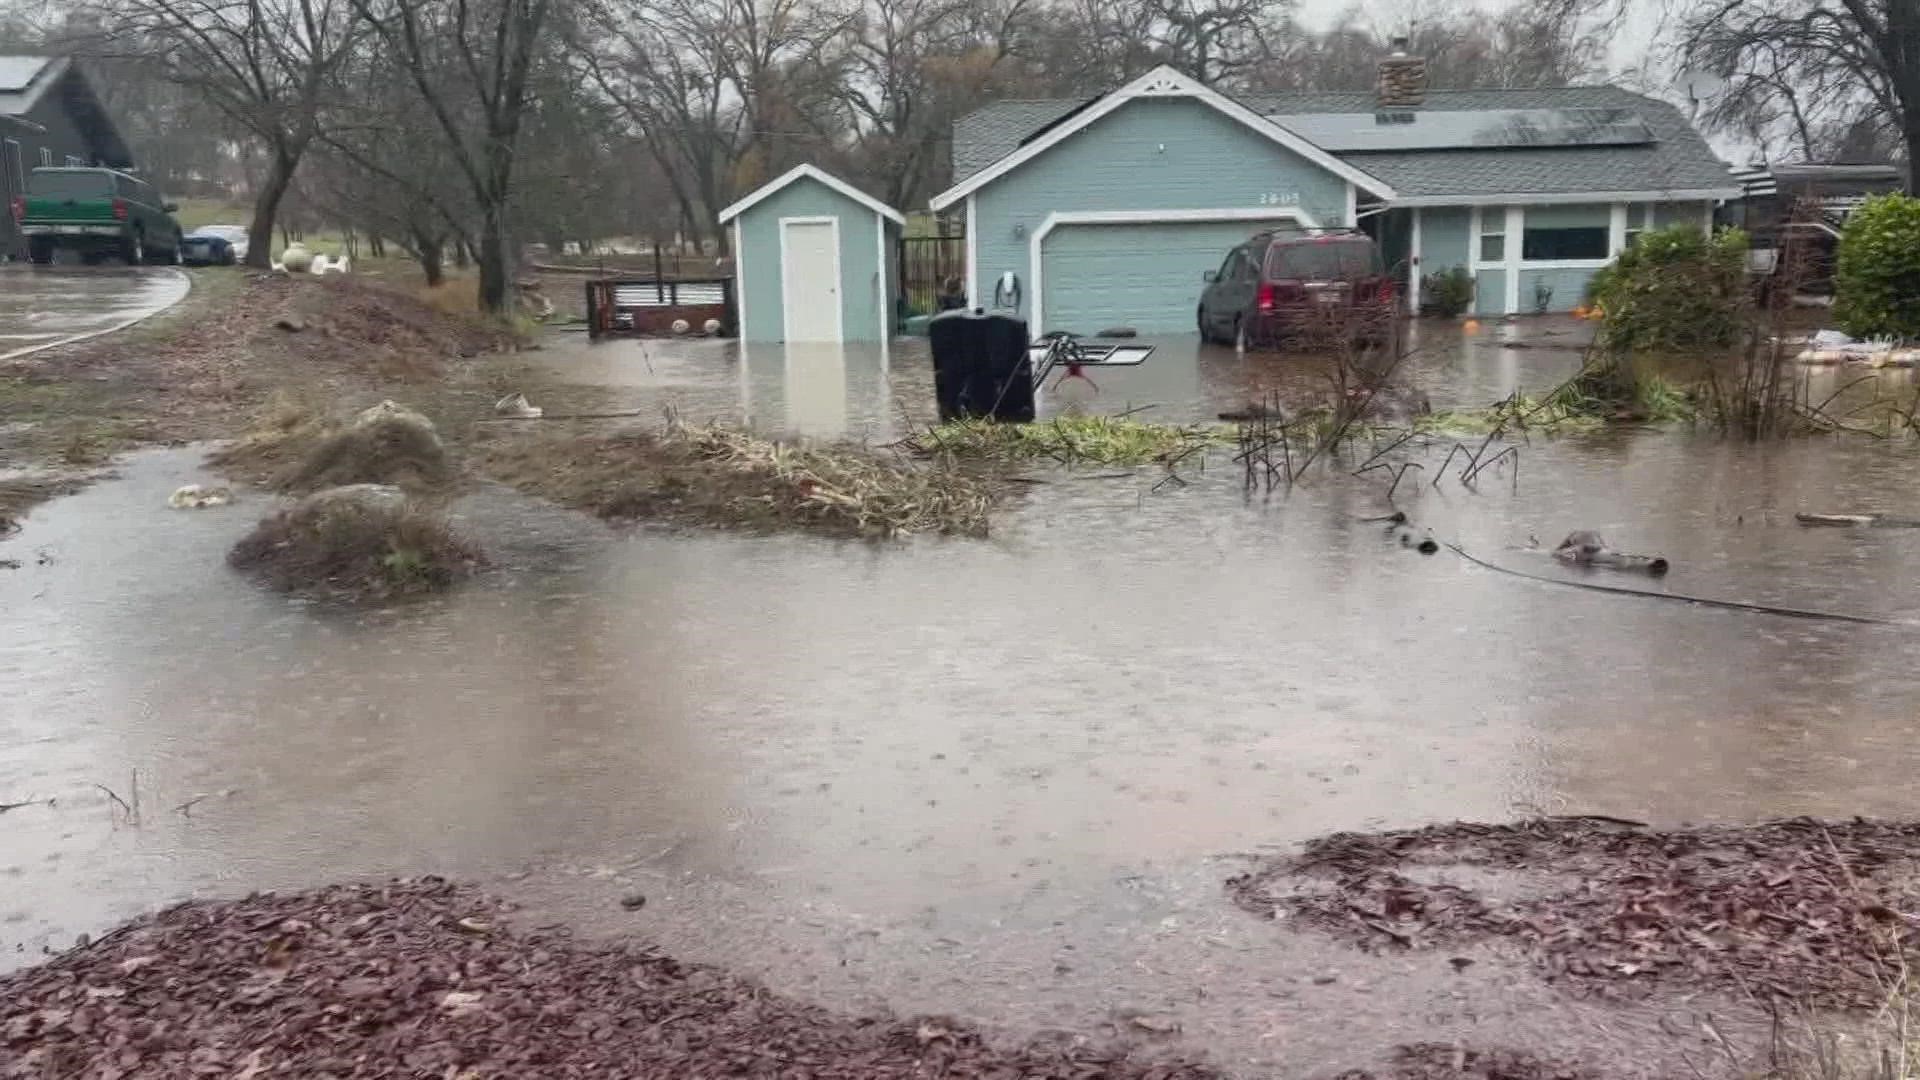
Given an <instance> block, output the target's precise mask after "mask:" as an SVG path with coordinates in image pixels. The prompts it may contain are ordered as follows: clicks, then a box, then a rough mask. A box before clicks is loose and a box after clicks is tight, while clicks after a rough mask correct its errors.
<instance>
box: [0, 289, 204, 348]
mask: <svg viewBox="0 0 1920 1080" xmlns="http://www.w3.org/2000/svg"><path fill="white" fill-rule="evenodd" d="M188 288H189V280H188V278H187V275H186V274H184V273H182V272H181V271H178V270H174V269H170V268H167V267H41V266H4V267H0V359H4V358H5V357H7V356H9V355H11V354H13V353H15V352H17V351H19V350H23V349H32V348H35V347H37V346H42V345H47V344H50V343H52V342H57V341H60V340H62V339H64V338H68V337H72V336H74V335H77V334H86V333H90V332H94V331H99V330H106V329H110V328H112V327H114V326H118V325H120V324H121V323H124V322H127V321H128V320H131V319H137V318H141V317H143V316H146V315H151V314H153V313H154V312H157V311H162V310H165V309H166V308H168V307H171V306H172V305H173V304H175V303H178V302H179V301H180V299H181V298H182V297H184V296H186V295H187V291H188Z"/></svg>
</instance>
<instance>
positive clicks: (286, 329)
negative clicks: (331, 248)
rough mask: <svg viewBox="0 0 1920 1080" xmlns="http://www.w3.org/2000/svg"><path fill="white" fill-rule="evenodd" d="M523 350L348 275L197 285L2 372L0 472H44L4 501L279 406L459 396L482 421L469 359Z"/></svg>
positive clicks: (479, 386) (27, 500)
mask: <svg viewBox="0 0 1920 1080" xmlns="http://www.w3.org/2000/svg"><path fill="white" fill-rule="evenodd" d="M516 345H517V340H516V338H515V337H514V335H513V334H512V333H511V332H510V331H509V330H507V329H506V328H504V327H501V326H496V325H494V324H490V323H487V322H485V321H481V320H477V319H474V318H469V317H463V316H457V315H448V314H445V313H442V312H440V311H438V310H436V309H435V308H433V307H432V306H430V305H428V304H426V303H424V302H422V301H420V300H419V299H417V298H415V297H413V296H411V295H409V294H407V293H405V292H403V291H400V290H395V289H389V288H385V287H382V286H379V285H375V284H370V283H365V282H360V281H356V280H353V279H351V278H341V277H329V278H289V277H286V276H284V275H272V274H254V273H248V272H232V273H227V272H209V273H205V274H200V275H196V277H195V287H194V291H193V293H192V294H190V295H189V296H188V298H187V299H186V300H184V301H182V302H181V304H180V305H178V306H177V307H175V308H174V309H172V310H169V311H167V312H165V313H163V314H162V315H160V316H157V317H156V318H154V319H152V320H150V321H149V322H147V323H144V324H142V325H141V326H138V327H135V328H133V329H131V330H128V331H125V332H122V333H118V334H110V335H108V336H106V337H102V338H96V339H93V340H90V341H86V342H81V343H78V344H75V345H71V346H67V347H64V348H59V349H50V350H47V351H45V352H40V353H35V354H33V355H30V356H26V357H22V358H20V359H18V360H14V361H11V362H9V363H7V364H5V365H0V413H4V414H5V415H6V416H7V417H8V419H9V421H10V422H9V423H7V424H5V425H0V468H9V469H19V470H28V471H34V472H36V473H37V476H36V479H35V480H34V481H32V482H31V483H20V484H15V485H14V488H15V489H17V490H13V489H10V491H9V492H8V493H7V494H5V495H4V497H0V515H5V516H7V517H8V518H11V517H16V516H18V515H19V514H21V513H24V512H25V510H26V509H27V507H29V506H30V505H31V504H32V503H33V502H35V501H38V500H39V499H40V498H44V497H47V496H49V495H52V494H58V493H60V491H61V489H62V488H63V487H67V486H71V481H73V480H74V479H76V478H80V477H84V476H85V475H86V473H87V471H88V470H90V469H94V468H97V467H99V466H100V465H102V464H104V463H105V462H106V461H107V460H108V459H109V458H110V457H111V456H112V455H113V454H115V453H118V452H120V451H123V450H128V449H132V448H135V447H138V446H142V445H151V444H156V443H175V442H184V441H190V440H198V439H214V438H226V437H233V436H238V435H240V434H241V433H242V432H243V431H244V430H246V429H247V428H248V426H249V425H250V424H251V423H253V422H254V420H255V417H256V416H257V415H258V414H259V413H260V412H261V411H262V410H263V409H265V408H266V406H267V405H268V403H269V402H270V401H272V400H273V399H274V398H275V397H276V396H279V397H281V398H293V399H299V400H305V401H311V402H320V403H325V404H326V405H327V406H328V407H339V406H340V405H341V404H346V405H349V406H355V407H357V406H358V405H361V404H366V403H368V402H369V401H372V400H378V399H379V398H382V397H397V398H406V397H412V396H415V395H414V394H412V393H409V391H410V390H415V389H417V388H421V387H431V388H432V391H433V393H434V394H436V395H444V394H447V393H449V392H454V388H457V389H460V390H465V391H467V392H468V393H469V394H470V396H471V398H472V403H471V405H472V408H473V410H474V412H475V414H476V415H478V413H479V411H480V410H481V409H483V408H484V405H485V403H487V402H490V401H491V398H489V397H488V396H487V392H488V388H487V387H486V386H485V385H483V383H484V380H483V379H479V378H475V377H474V374H475V373H474V370H473V365H472V364H471V363H469V362H470V361H471V360H472V359H473V358H476V357H479V356H482V355H483V354H486V353H490V352H498V351H502V350H508V349H512V348H514V347H515V346H516ZM467 384H472V385H467Z"/></svg>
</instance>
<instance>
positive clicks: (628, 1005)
mask: <svg viewBox="0 0 1920 1080" xmlns="http://www.w3.org/2000/svg"><path fill="white" fill-rule="evenodd" d="M502 913H503V912H502V910H501V908H500V907H499V906H498V905H496V904H495V903H494V902H492V901H490V900H489V899H487V898H486V897H484V896H482V895H481V894H479V893H477V892H474V891H472V890H469V889H466V888H462V887H460V886H456V885H453V884H449V883H447V882H444V881H441V880H438V879H434V878H425V879H418V880H409V881H399V882H394V883H391V884H387V885H377V886H376V885H366V886H335V887H330V888H326V889H321V890H318V891H315V892H309V893H299V894H293V895H272V894H267V895H255V896H250V897H248V898H246V899H244V900H236V901H221V902H194V903H188V904H183V905H181V906H179V907H175V908H172V909H170V910H168V911H165V912H162V913H160V914H158V915H154V916H149V917H146V918H142V919H140V920H137V921H135V922H133V923H130V924H128V925H126V926H123V927H121V928H120V929H118V930H115V931H113V932H112V933H109V934H107V935H105V936H104V937H102V938H101V939H100V940H99V941H97V942H95V943H93V944H92V945H90V946H87V947H84V948H79V949H76V950H74V951H72V952H69V953H67V954H65V955H62V956H60V957H58V958H57V959H54V960H52V961H50V962H48V963H47V964H45V965H42V966H41V967H38V968H33V969H30V970H27V971H23V972H18V973H16V974H13V975H10V976H6V977H4V978H0V1076H5V1077H21V1078H24V1077H33V1078H35V1080H42V1078H53V1077H88V1078H98V1080H113V1078H123V1077H143V1078H145V1077H204V1076H219V1077H247V1078H250V1080H251V1078H255V1077H266V1076H299V1077H423V1078H424V1077H431V1078H435V1080H451V1078H469V1080H478V1078H481V1077H486V1078H493V1077H517V1078H519V1077H524V1078H533V1077H539V1078H559V1077H587V1076H592V1077H618V1078H649V1077H658V1078H662V1080H665V1078H673V1080H693V1078H702V1077H722V1076H725V1077H742V1076H754V1077H773V1076H778V1077H790V1078H796V1080H802V1078H829V1077H831V1078H847V1080H854V1078H859V1080H885V1078H907V1077H913V1078H925V1077H1005V1078H1009V1080H1011V1078H1016V1077H1017V1078H1022V1080H1029V1078H1030V1080H1049V1078H1076V1080H1079V1078H1091V1077H1112V1078H1116V1080H1202V1078H1209V1077H1213V1076H1215V1075H1216V1074H1214V1073H1212V1072H1210V1071H1208V1070H1205V1069H1202V1068H1200V1067H1197V1066H1193V1065H1185V1064H1179V1063H1164V1062H1162V1063H1153V1062H1139V1061H1133V1060H1130V1059H1128V1058H1126V1057H1124V1056H1122V1055H1120V1054H1119V1053H1118V1052H1117V1051H1105V1050H1101V1049H1098V1048H1094V1047H1089V1046H1067V1047H1059V1046H1050V1047H1044V1048H1042V1047H1032V1048H1027V1049H1019V1050H1001V1049H996V1048H992V1047H989V1046H988V1045H987V1044H986V1043H985V1042H984V1041H983V1040H982V1039H981V1037H980V1035H979V1034H978V1033H976V1032H973V1031H971V1030H969V1029H967V1028H966V1027H964V1026H962V1025H959V1024H957V1023H952V1022H949V1021H944V1020H939V1019H919V1020H905V1021H902V1020H895V1019H883V1018H849V1017H845V1016H840V1015H837V1014H834V1013H831V1012H828V1011H826V1010H824V1009H819V1008H815V1007H812V1006H808V1005H804V1004H800V1003H797V1002H793V1001H789V1000H787V999H784V998H781V997H778V996H775V995H774V994H772V993H769V992H768V991H766V990H765V989H763V988H761V987H758V986H755V985H754V984H752V983H750V982H747V981H745V980H742V979H739V978H736V977H733V976H730V975H727V974H725V973H723V972H720V971H716V970H712V969H709V968H703V967H699V966H695V965H688V964H680V963H676V962H675V961H673V960H671V959H668V958H666V957H664V956H661V955H659V954H658V953H655V952H652V951H650V950H645V949H634V948H623V947H589V946H586V945H583V944H580V943H577V942H574V941H572V940H571V939H569V938H567V937H566V936H564V935H561V934H555V933H549V932H540V931H535V932H517V931H514V930H510V929H507V928H506V927H504V926H503V925H501V923H500V922H499V921H498V920H499V918H500V916H501V915H502Z"/></svg>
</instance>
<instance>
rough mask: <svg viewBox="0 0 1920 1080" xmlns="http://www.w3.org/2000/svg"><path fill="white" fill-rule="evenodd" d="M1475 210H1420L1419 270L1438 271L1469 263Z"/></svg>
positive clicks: (1434, 208) (1428, 208)
mask: <svg viewBox="0 0 1920 1080" xmlns="http://www.w3.org/2000/svg"><path fill="white" fill-rule="evenodd" d="M1472 231H1473V211H1472V210H1470V209H1468V208H1467V207H1464V206H1428V207H1423V208H1422V209H1421V211H1420V271H1421V272H1422V273H1425V274H1437V273H1439V272H1441V271H1442V270H1446V269H1448V268H1449V267H1454V266H1466V265H1467V260H1468V258H1469V257H1470V247H1471V245H1472V243H1473V238H1472V236H1471V235H1470V234H1471V233H1472Z"/></svg>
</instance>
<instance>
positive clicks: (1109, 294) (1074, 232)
mask: <svg viewBox="0 0 1920 1080" xmlns="http://www.w3.org/2000/svg"><path fill="white" fill-rule="evenodd" d="M1259 228H1260V226H1259V224H1258V223H1255V222H1250V221H1225V222H1203V223H1199V224H1194V223H1180V224H1171V223H1170V224H1153V225H1063V226H1061V227H1060V228H1059V229H1056V230H1055V231H1054V232H1053V234H1052V235H1051V236H1049V237H1047V243H1046V246H1045V249H1044V258H1045V260H1046V271H1045V274H1044V276H1043V277H1042V282H1043V285H1044V286H1045V288H1046V298H1045V299H1046V302H1045V304H1044V305H1043V307H1044V308H1045V315H1046V320H1047V325H1045V326H1039V327H1033V330H1034V332H1035V333H1045V332H1047V331H1049V330H1069V331H1072V332H1073V333H1076V334H1083V335H1085V334H1093V333H1097V332H1099V331H1101V330H1105V329H1107V328H1108V327H1113V326H1131V327H1133V328H1134V329H1135V330H1138V331H1140V332H1141V333H1143V334H1166V333H1179V332H1182V331H1188V330H1194V329H1195V313H1196V311H1197V310H1198V308H1199V306H1200V292H1201V290H1202V289H1204V288H1206V283H1205V281H1203V280H1202V277H1201V275H1203V274H1205V273H1206V272H1207V271H1208V270H1217V269H1219V268H1220V263H1221V261H1222V260H1223V259H1224V258H1225V257H1226V254H1227V252H1229V251H1231V250H1233V249H1234V247H1236V246H1237V245H1239V244H1240V243H1241V242H1242V241H1244V240H1245V239H1246V238H1247V237H1249V236H1251V235H1253V234H1254V233H1255V232H1257V231H1259ZM1091 281H1097V282H1099V283H1100V287H1099V288H1097V289H1094V288H1088V287H1087V284H1086V283H1087V282H1091Z"/></svg>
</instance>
